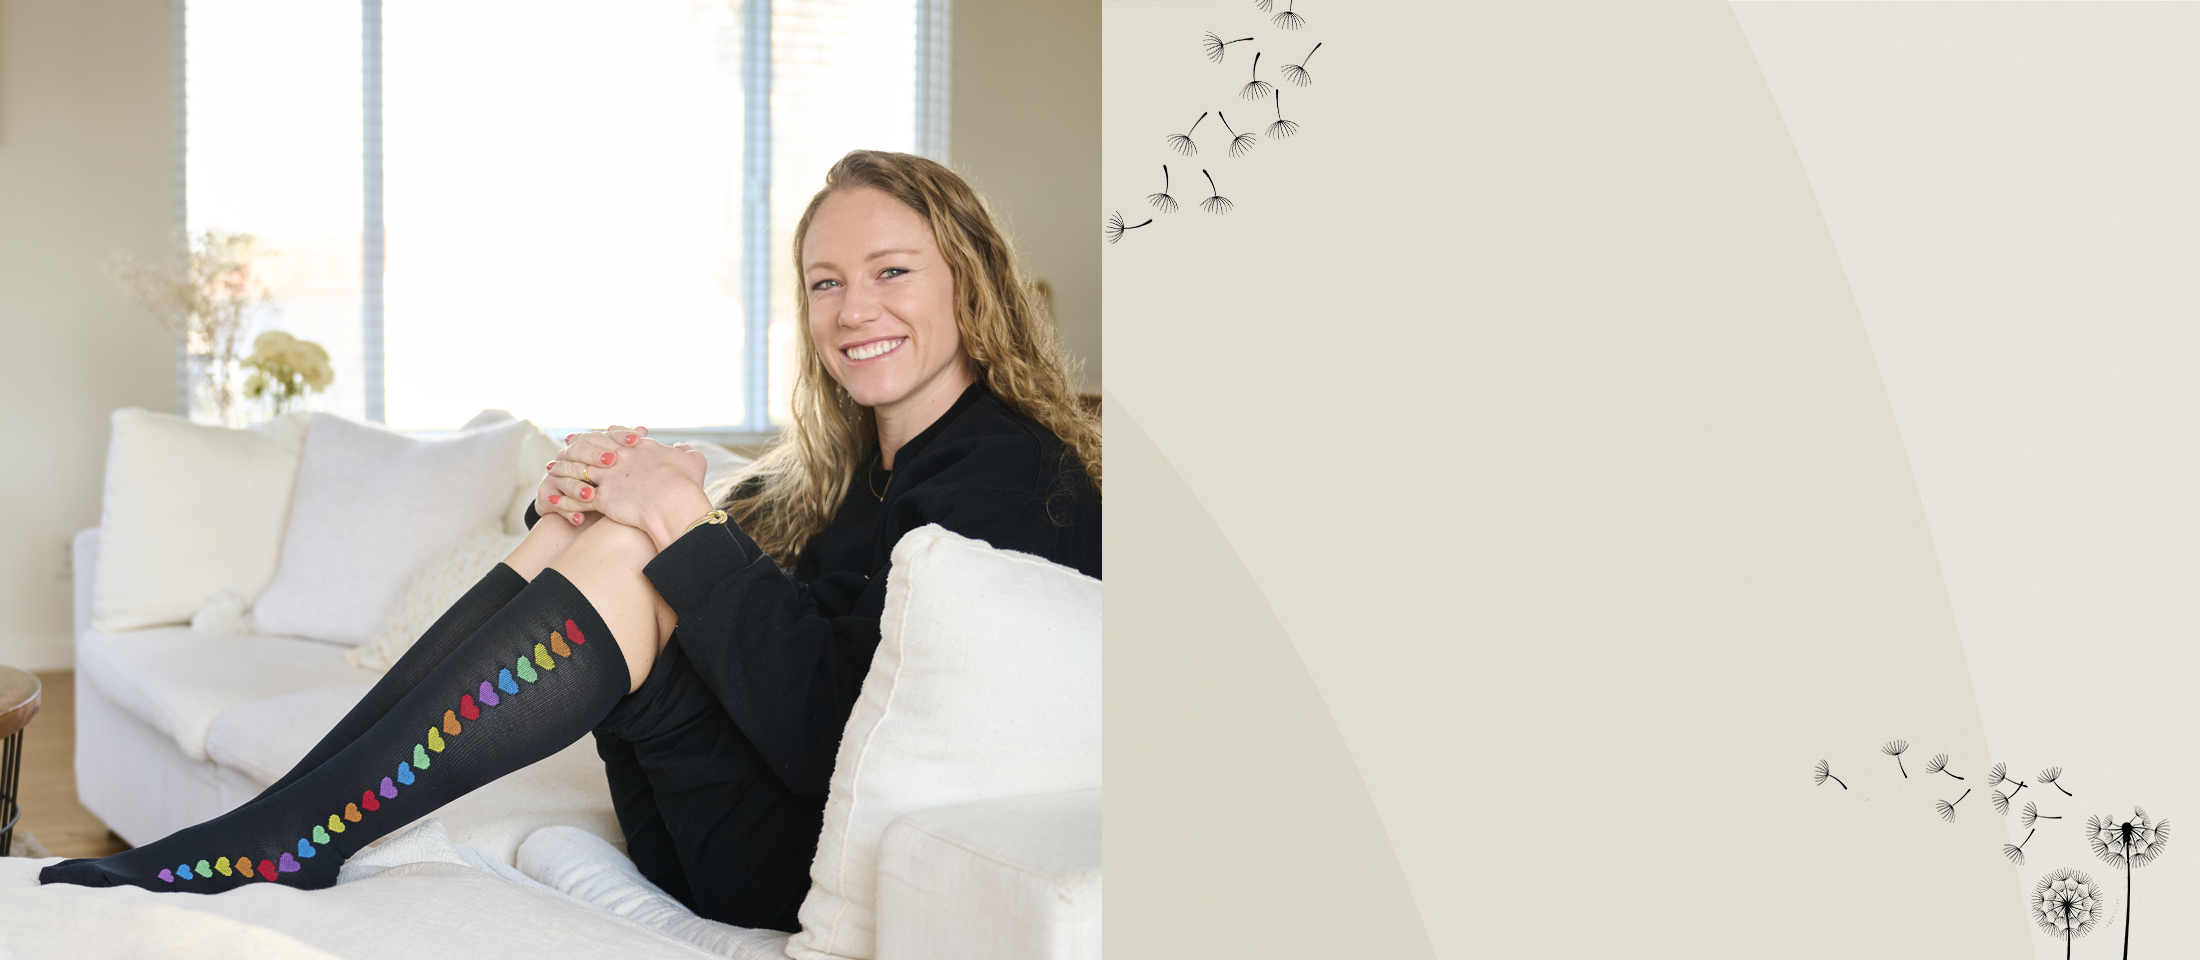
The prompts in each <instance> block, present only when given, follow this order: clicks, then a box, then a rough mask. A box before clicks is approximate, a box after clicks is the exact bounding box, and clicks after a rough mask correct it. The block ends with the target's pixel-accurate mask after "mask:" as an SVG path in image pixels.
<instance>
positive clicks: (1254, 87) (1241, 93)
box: [1238, 50, 1276, 100]
mask: <svg viewBox="0 0 2200 960" xmlns="http://www.w3.org/2000/svg"><path fill="white" fill-rule="evenodd" d="M1274 89H1276V88H1274V87H1271V86H1269V85H1268V83H1267V81H1264V80H1262V79H1261V78H1260V51H1258V50H1255V51H1253V80H1252V82H1251V83H1248V84H1246V85H1245V86H1243V87H1240V88H1238V99H1240V100H1259V99H1261V98H1262V97H1266V96H1267V95H1268V91H1270V90H1274Z"/></svg>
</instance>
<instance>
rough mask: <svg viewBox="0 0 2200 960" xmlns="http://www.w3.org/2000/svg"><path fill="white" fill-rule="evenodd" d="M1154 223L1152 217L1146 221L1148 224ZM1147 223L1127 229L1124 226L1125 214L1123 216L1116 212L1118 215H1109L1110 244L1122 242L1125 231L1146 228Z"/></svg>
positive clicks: (1108, 231)
mask: <svg viewBox="0 0 2200 960" xmlns="http://www.w3.org/2000/svg"><path fill="white" fill-rule="evenodd" d="M1152 222H1153V219H1152V218H1150V217H1149V218H1147V220H1146V223H1152ZM1146 223H1141V224H1138V225H1137V226H1129V227H1126V226H1124V225H1123V214H1122V213H1121V212H1116V213H1111V214H1108V230H1107V233H1108V242H1109V243H1114V242H1116V241H1118V240H1121V239H1123V231H1125V230H1136V229H1138V228H1139V227H1143V226H1145V225H1146Z"/></svg>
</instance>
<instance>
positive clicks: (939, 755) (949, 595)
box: [787, 524, 1100, 960]
mask: <svg viewBox="0 0 2200 960" xmlns="http://www.w3.org/2000/svg"><path fill="white" fill-rule="evenodd" d="M1099 786H1100V581H1098V580H1095V579H1092V578H1091V577H1087V576H1085V575H1083V574H1080V573H1078V572H1077V571H1075V570H1071V569H1069V568H1067V567H1063V566H1060V565H1057V564H1053V563H1049V562H1047V561H1045V560H1042V559H1039V558H1038V557H1034V556H1031V555H1029V554H1022V553H1016V552H1014V551H1009V550H996V549H994V548H993V547H991V546H989V545H987V544H986V543H984V542H983V541H979V540H971V539H968V538H966V537H960V536H957V535H955V534H953V533H949V532H948V531H947V530H945V529H943V528H941V527H940V526H939V525H937V524H932V525H928V526H924V527H919V528H918V529H916V530H912V531H910V532H909V533H908V535H906V536H904V537H902V539H901V542H900V543H898V544H895V545H894V567H893V572H892V574H891V575H890V576H889V579H888V580H887V584H886V613H885V616H884V617H883V618H882V619H881V621H880V641H879V648H878V652H877V653H876V654H874V655H873V656H872V659H871V670H870V672H869V674H867V675H866V676H865V677H864V680H863V691H862V693H860V694H859V695H858V696H857V698H856V706H855V711H854V713H852V714H851V715H850V716H849V718H848V725H847V727H846V728H844V730H843V733H842V735H841V741H840V752H839V753H838V754H837V755H836V756H835V757H834V760H833V777H832V784H831V792H830V793H829V794H828V795H827V797H826V800H825V828H824V830H823V832H822V833H821V834H820V835H819V837H818V842H817V859H816V860H814V861H812V862H811V864H810V880H811V883H810V893H809V896H808V897H807V898H805V899H804V900H803V901H802V909H801V912H800V914H799V917H800V919H801V921H802V932H800V933H797V934H795V935H794V938H793V939H791V940H789V941H788V943H787V955H788V956H789V957H794V958H796V960H843V958H854V960H870V958H871V957H873V956H874V955H875V950H876V941H877V937H876V930H877V917H876V908H877V902H878V899H877V893H878V856H879V843H880V840H881V839H882V838H883V837H884V836H885V833H886V826H887V825H888V824H890V823H892V822H894V820H896V819H897V818H899V817H901V816H902V815H903V814H906V813H910V812H913V811H917V810H927V809H931V808H934V807H944V806H949V805H951V804H958V803H970V802H973V801H978V800H990V799H995V798H1000V797H1013V796H1023V795H1027V794H1034V793H1058V792H1065V791H1070V790H1091V789H1097V788H1098V787H1099Z"/></svg>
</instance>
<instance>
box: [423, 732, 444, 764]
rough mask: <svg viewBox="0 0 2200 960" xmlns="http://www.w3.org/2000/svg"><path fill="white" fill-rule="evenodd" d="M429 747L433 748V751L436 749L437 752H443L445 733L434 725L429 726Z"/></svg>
mask: <svg viewBox="0 0 2200 960" xmlns="http://www.w3.org/2000/svg"><path fill="white" fill-rule="evenodd" d="M428 749H430V750H433V751H435V752H437V753H442V752H443V733H442V731H440V730H437V729H436V728H434V727H429V728H428ZM423 766H425V764H423Z"/></svg>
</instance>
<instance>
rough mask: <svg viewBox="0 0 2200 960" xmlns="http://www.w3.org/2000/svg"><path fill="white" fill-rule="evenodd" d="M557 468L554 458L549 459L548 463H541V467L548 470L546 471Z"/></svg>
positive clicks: (545, 470)
mask: <svg viewBox="0 0 2200 960" xmlns="http://www.w3.org/2000/svg"><path fill="white" fill-rule="evenodd" d="M557 468H558V462H557V461H556V460H552V461H550V462H548V463H545V464H543V465H542V469H543V470H544V472H548V471H551V470H556V469H557Z"/></svg>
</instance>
